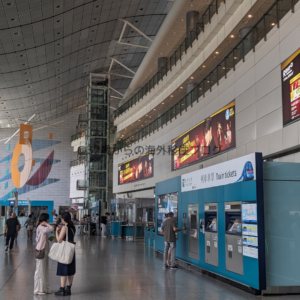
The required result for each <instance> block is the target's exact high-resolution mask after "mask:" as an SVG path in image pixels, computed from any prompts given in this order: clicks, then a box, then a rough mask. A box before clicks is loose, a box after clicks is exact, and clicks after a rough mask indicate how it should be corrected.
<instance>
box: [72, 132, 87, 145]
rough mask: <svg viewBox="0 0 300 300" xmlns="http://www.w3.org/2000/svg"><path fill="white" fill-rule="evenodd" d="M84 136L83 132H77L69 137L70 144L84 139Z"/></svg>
mask: <svg viewBox="0 0 300 300" xmlns="http://www.w3.org/2000/svg"><path fill="white" fill-rule="evenodd" d="M84 136H85V131H82V132H77V133H75V134H73V135H72V136H71V142H73V141H75V140H77V139H80V138H81V137H84Z"/></svg>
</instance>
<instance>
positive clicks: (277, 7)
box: [276, 0, 279, 28]
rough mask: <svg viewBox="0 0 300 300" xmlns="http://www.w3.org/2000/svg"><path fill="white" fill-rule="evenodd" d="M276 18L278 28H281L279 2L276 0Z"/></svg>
mask: <svg viewBox="0 0 300 300" xmlns="http://www.w3.org/2000/svg"><path fill="white" fill-rule="evenodd" d="M276 19H277V28H279V3H278V0H276Z"/></svg>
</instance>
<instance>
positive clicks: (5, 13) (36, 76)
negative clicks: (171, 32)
mask: <svg viewBox="0 0 300 300" xmlns="http://www.w3.org/2000/svg"><path fill="white" fill-rule="evenodd" d="M172 4H173V2H172V1H165V0H114V1H111V0H110V1H107V0H106V1H105V0H97V1H88V0H86V1H85V0H68V1H62V0H55V1H53V0H51V1H42V0H35V1H31V0H22V1H18V2H17V1H9V0H4V1H1V4H0V9H1V16H2V18H0V128H7V127H17V126H18V124H19V123H20V121H21V120H22V121H23V120H24V121H26V120H28V119H29V118H30V117H31V116H32V115H33V114H35V117H34V119H33V120H32V121H33V122H44V121H48V120H51V119H53V118H56V117H58V116H60V115H63V114H65V113H67V112H68V111H70V110H72V109H74V108H77V107H79V106H81V105H83V104H84V103H85V89H86V86H87V85H88V79H89V74H90V73H102V72H107V71H108V69H109V66H110V63H111V59H110V58H109V57H113V58H115V59H117V60H118V61H120V62H121V63H123V64H124V65H126V66H127V67H129V68H130V69H131V70H133V71H134V72H136V70H137V69H138V67H139V65H140V63H141V62H142V60H143V58H144V56H145V54H146V52H147V49H146V48H140V47H134V46H129V45H123V44H118V43H117V40H118V39H119V37H120V34H121V31H122V28H123V25H124V23H123V22H122V21H120V20H119V19H124V20H127V21H129V22H130V23H131V24H133V25H134V26H135V27H137V28H138V29H139V30H141V31H142V32H143V33H145V34H146V35H147V36H149V37H150V38H151V39H152V40H153V39H154V37H155V35H156V34H157V32H158V30H159V28H160V26H161V24H162V23H163V21H164V19H165V16H166V14H167V13H168V12H169V10H170V8H171V7H172ZM122 42H126V43H132V44H139V45H143V46H150V44H151V42H150V41H148V40H147V39H146V38H144V37H142V36H141V35H140V34H139V33H138V32H137V31H135V30H134V29H132V28H131V27H129V26H126V30H125V32H124V34H123V39H122ZM111 72H112V73H117V74H121V75H126V76H132V73H131V72H129V71H128V70H126V69H124V68H122V67H121V66H120V65H118V64H117V63H114V64H113V67H112V69H111ZM130 81H131V79H130V78H125V77H120V76H115V75H112V76H111V86H112V87H113V88H114V89H115V90H117V91H119V92H120V93H122V94H123V93H125V91H126V89H127V87H128V85H129V84H130ZM112 95H113V96H116V97H120V95H119V94H117V93H115V92H114V91H112ZM119 101H120V100H119V99H117V98H111V107H117V105H118V102H119ZM111 111H112V109H111Z"/></svg>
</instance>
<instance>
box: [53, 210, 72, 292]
mask: <svg viewBox="0 0 300 300" xmlns="http://www.w3.org/2000/svg"><path fill="white" fill-rule="evenodd" d="M61 221H62V223H63V224H64V226H58V227H57V228H56V240H57V242H58V243H61V242H62V241H65V240H66V233H67V230H68V242H69V243H73V244H75V243H74V236H75V227H74V225H73V222H72V221H71V214H70V213H69V212H64V213H63V214H62V216H61ZM75 273H76V264H75V253H74V257H73V260H72V262H71V263H70V264H69V265H65V264H61V263H58V264H57V273H56V275H57V276H60V289H59V290H58V292H56V293H55V295H56V296H68V295H71V286H72V283H73V279H74V275H75ZM67 278H68V282H69V285H67V286H66V283H67Z"/></svg>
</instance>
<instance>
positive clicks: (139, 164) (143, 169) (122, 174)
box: [118, 152, 154, 185]
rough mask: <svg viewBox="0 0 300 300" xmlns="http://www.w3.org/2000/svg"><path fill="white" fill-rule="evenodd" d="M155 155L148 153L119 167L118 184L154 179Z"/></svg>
mask: <svg viewBox="0 0 300 300" xmlns="http://www.w3.org/2000/svg"><path fill="white" fill-rule="evenodd" d="M153 167H154V153H153V152H148V153H146V154H143V155H141V156H139V157H137V158H134V159H132V160H128V161H126V162H124V163H122V164H119V165H118V184H119V185H121V184H124V183H128V182H132V181H136V180H142V179H146V178H150V177H153V174H154V169H153Z"/></svg>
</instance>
